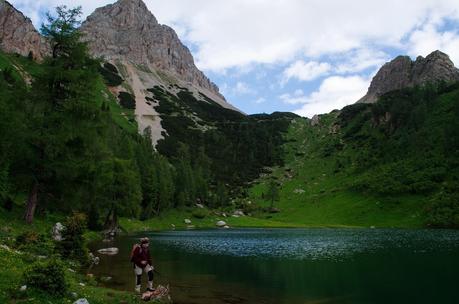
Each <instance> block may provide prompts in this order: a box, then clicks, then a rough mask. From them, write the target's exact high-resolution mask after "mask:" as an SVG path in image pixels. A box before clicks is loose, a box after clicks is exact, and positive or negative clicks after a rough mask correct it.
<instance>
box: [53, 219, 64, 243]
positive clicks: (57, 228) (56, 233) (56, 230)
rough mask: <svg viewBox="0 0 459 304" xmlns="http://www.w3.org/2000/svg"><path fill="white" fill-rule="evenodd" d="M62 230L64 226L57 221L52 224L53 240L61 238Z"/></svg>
mask: <svg viewBox="0 0 459 304" xmlns="http://www.w3.org/2000/svg"><path fill="white" fill-rule="evenodd" d="M64 230H65V226H64V225H62V224H61V223H59V222H57V223H56V224H55V225H54V226H53V230H52V235H53V240H55V241H58V242H60V241H62V240H63V237H62V232H63V231H64Z"/></svg>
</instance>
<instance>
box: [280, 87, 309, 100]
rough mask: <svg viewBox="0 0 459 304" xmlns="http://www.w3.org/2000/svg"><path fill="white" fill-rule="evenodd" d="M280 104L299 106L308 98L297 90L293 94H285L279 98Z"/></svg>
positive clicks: (301, 91)
mask: <svg viewBox="0 0 459 304" xmlns="http://www.w3.org/2000/svg"><path fill="white" fill-rule="evenodd" d="M279 99H280V100H282V102H284V103H287V104H300V103H306V102H308V100H309V99H308V97H307V96H306V95H304V92H303V90H301V89H297V90H295V92H294V93H293V94H290V93H286V94H282V95H280V96H279Z"/></svg>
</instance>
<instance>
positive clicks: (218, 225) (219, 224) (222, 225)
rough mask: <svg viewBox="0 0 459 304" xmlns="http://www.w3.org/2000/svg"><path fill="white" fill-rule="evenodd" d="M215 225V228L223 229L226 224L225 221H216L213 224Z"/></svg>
mask: <svg viewBox="0 0 459 304" xmlns="http://www.w3.org/2000/svg"><path fill="white" fill-rule="evenodd" d="M215 225H216V226H217V227H224V226H226V222H225V221H218V222H217V223H215Z"/></svg>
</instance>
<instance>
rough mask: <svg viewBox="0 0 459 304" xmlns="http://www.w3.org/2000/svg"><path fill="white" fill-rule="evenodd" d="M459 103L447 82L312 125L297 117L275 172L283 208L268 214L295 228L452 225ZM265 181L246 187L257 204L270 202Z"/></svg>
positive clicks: (386, 98) (457, 92) (351, 109)
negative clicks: (265, 197)
mask: <svg viewBox="0 0 459 304" xmlns="http://www.w3.org/2000/svg"><path fill="white" fill-rule="evenodd" d="M458 108H459V89H458V88H457V85H450V86H443V87H434V88H432V87H429V88H424V89H419V88H417V89H413V90H406V91H401V92H394V93H392V94H388V95H387V96H384V97H383V98H382V100H381V101H380V102H379V103H378V104H375V105H354V106H350V107H347V108H345V109H343V111H341V112H332V113H330V114H326V115H321V116H320V123H319V124H318V125H315V126H312V125H311V122H310V121H309V120H306V119H296V120H295V121H294V122H293V123H292V124H291V126H290V129H289V132H288V135H287V142H288V143H287V144H286V145H285V147H286V151H287V155H286V162H285V163H286V165H285V166H284V167H282V168H275V169H274V172H273V176H275V177H276V178H277V179H278V181H279V183H280V184H281V190H280V192H281V193H280V194H281V195H280V201H279V202H277V203H276V204H277V207H279V208H280V209H281V212H280V213H278V214H272V215H265V217H269V218H270V219H272V220H275V221H281V222H286V223H291V224H292V225H296V224H301V225H312V226H323V225H331V226H335V225H338V226H340V225H344V226H376V227H378V226H379V227H381V226H384V227H421V226H423V225H425V224H426V223H429V224H431V225H432V226H448V227H454V226H455V225H456V224H455V219H456V221H457V213H458V212H457V210H458V208H457V203H456V204H455V203H454V197H455V196H454V195H457V192H458V188H457V187H456V186H457V180H458V178H457V173H455V172H457V157H456V155H457V137H458V135H457V133H458V132H457V128H456V125H457V120H458V115H459V111H458ZM269 178H271V177H270V176H265V177H262V178H260V179H259V181H258V183H256V184H255V185H254V186H253V187H252V188H251V190H250V198H251V199H252V200H253V201H255V202H256V203H257V204H259V205H261V206H268V202H266V200H265V199H263V193H266V192H267V182H268V180H269ZM445 193H446V194H445ZM436 201H440V203H436ZM456 223H457V222H456Z"/></svg>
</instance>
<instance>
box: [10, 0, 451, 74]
mask: <svg viewBox="0 0 459 304" xmlns="http://www.w3.org/2000/svg"><path fill="white" fill-rule="evenodd" d="M144 1H145V3H146V4H147V6H148V7H149V9H150V10H151V11H152V12H153V13H154V15H155V16H156V17H157V18H158V20H159V21H160V22H161V23H163V24H168V25H171V26H173V27H174V28H176V29H177V31H178V32H179V35H180V36H181V38H183V39H184V40H185V41H186V42H189V43H193V45H196V46H197V50H196V52H195V54H194V55H195V58H196V63H197V65H198V67H199V68H201V69H205V70H212V71H216V72H219V71H220V72H221V71H224V70H226V69H228V68H232V67H245V66H247V65H251V64H279V63H284V64H287V63H289V62H291V61H292V60H293V58H298V57H300V58H301V56H306V57H308V58H314V57H319V56H323V55H334V54H335V55H336V54H342V53H345V52H348V51H350V50H354V49H368V46H369V45H377V46H383V47H402V48H405V47H406V46H405V45H403V43H402V41H403V39H404V38H406V37H407V35H409V33H410V32H411V31H412V30H413V29H416V28H419V27H420V26H422V24H423V23H424V22H425V21H426V20H434V21H436V22H439V21H438V20H442V19H443V18H445V17H450V18H459V1H457V0H404V1H400V0H385V1H368V0H353V1H342V0H308V1H304V0H289V1H281V0H252V1H247V0H230V1H215V0H193V1H189V0H167V1H165V0H144ZM10 2H12V4H13V5H15V6H16V7H18V8H19V9H21V10H22V11H23V12H24V13H25V14H26V15H27V16H29V17H31V18H32V20H33V21H34V23H35V24H36V25H39V24H40V23H41V22H40V12H43V10H50V9H52V7H55V6H57V5H60V4H66V5H68V6H71V7H73V6H76V5H82V6H83V10H84V14H85V15H87V14H89V13H90V12H92V11H93V10H94V9H95V8H97V7H100V6H103V5H105V4H108V3H113V2H114V1H113V0H111V1H110V0H10ZM418 36H420V34H418ZM429 37H430V36H429ZM415 38H416V36H415V37H414V38H413V39H414V40H416V41H419V40H420V39H415ZM445 39H447V36H445V37H444V38H443V40H445ZM414 40H413V41H414ZM414 42H415V41H414ZM443 44H446V42H444V43H443ZM449 45H451V46H450V47H449V48H450V49H453V45H452V44H448V46H449ZM440 46H441V45H440ZM417 49H421V50H422V49H423V47H421V46H418V47H414V48H413V52H414V51H416V50H417ZM443 49H444V48H443ZM453 51H454V50H453ZM354 67H355V68H359V67H358V66H356V65H355V64H354ZM341 68H342V69H343V70H349V71H350V69H351V68H349V67H341Z"/></svg>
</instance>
